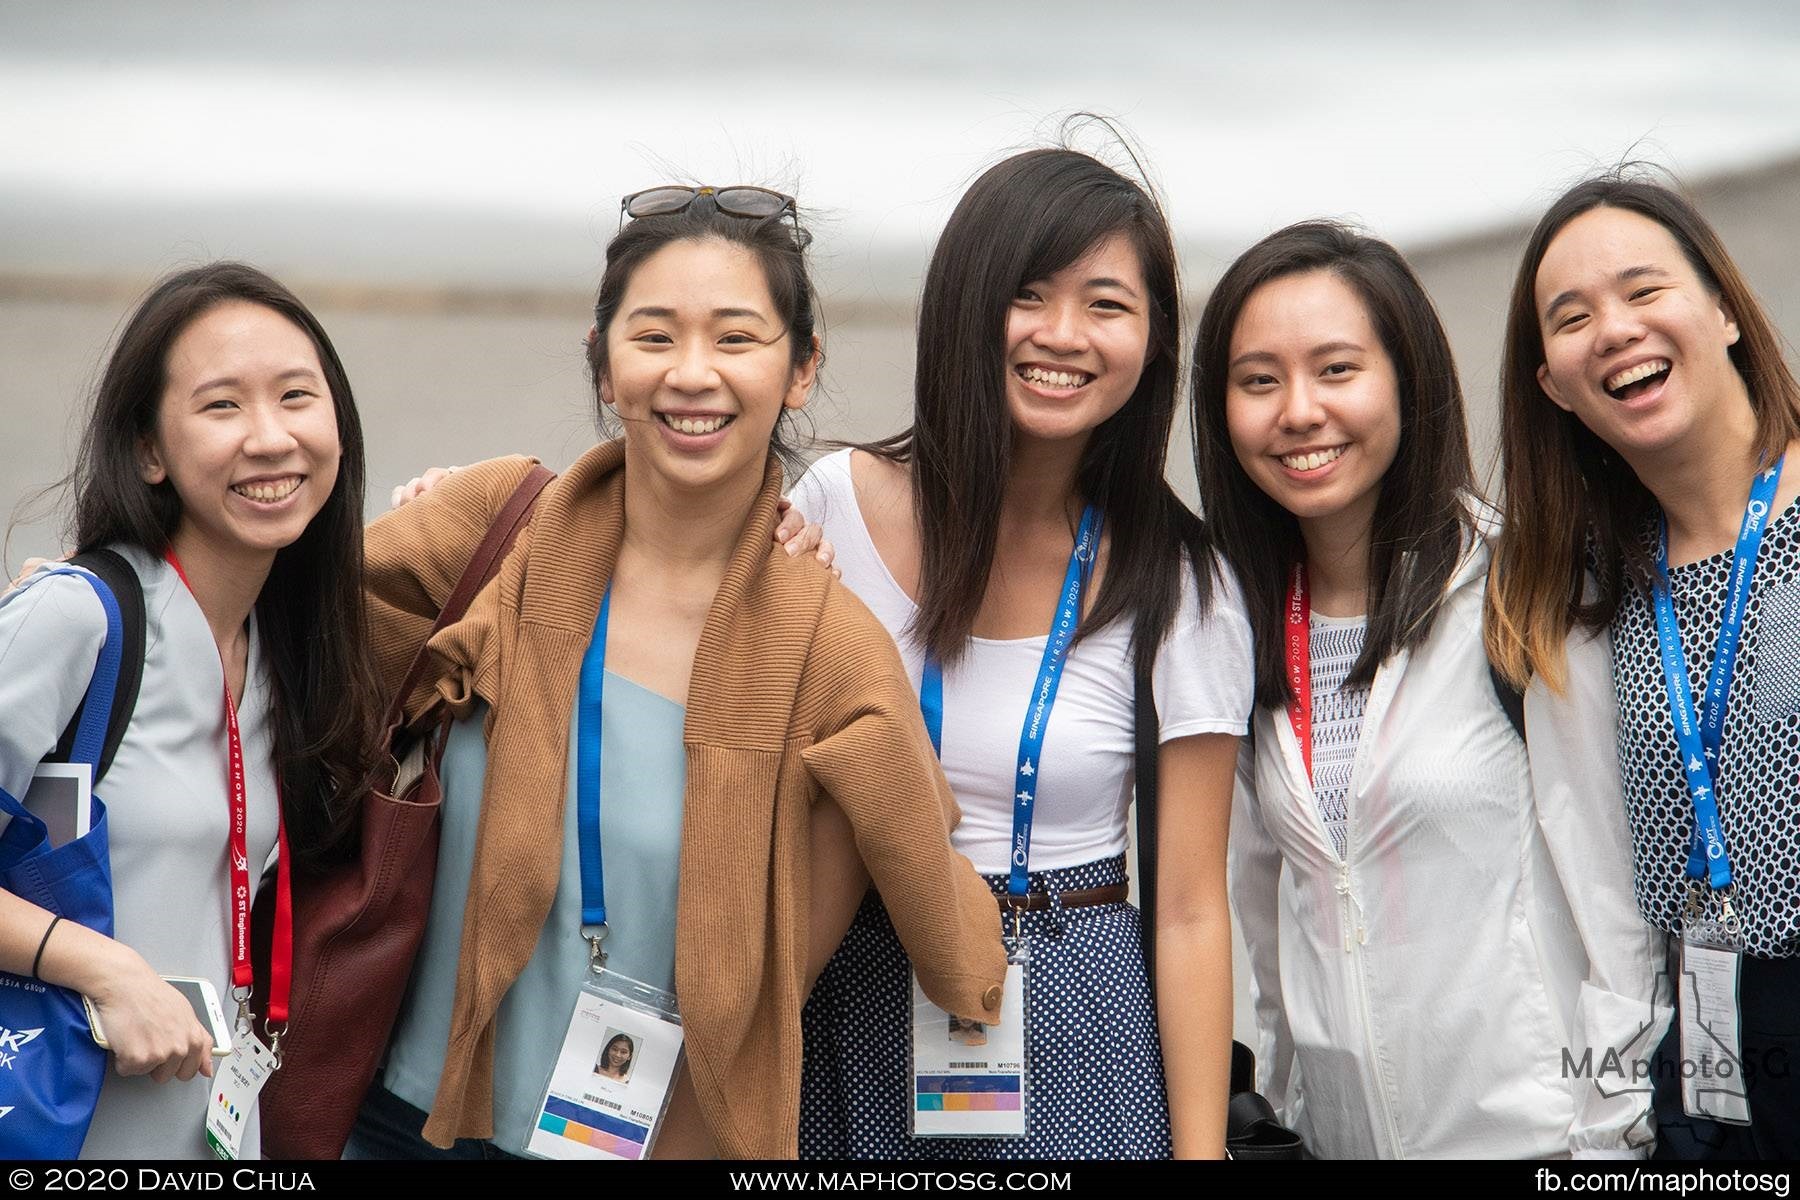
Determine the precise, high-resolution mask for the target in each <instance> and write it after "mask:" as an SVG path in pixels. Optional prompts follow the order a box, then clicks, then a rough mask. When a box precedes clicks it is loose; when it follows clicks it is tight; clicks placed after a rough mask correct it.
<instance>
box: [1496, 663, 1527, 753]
mask: <svg viewBox="0 0 1800 1200" xmlns="http://www.w3.org/2000/svg"><path fill="white" fill-rule="evenodd" d="M1488 678H1489V679H1490V680H1492V681H1493V684H1494V697H1495V699H1497V700H1499V701H1500V707H1501V709H1502V710H1504V711H1505V713H1506V719H1507V720H1508V721H1510V722H1512V727H1513V732H1514V733H1516V734H1518V735H1519V740H1520V741H1521V742H1524V741H1526V740H1527V739H1526V737H1525V693H1524V692H1521V691H1520V690H1519V689H1518V688H1516V687H1514V686H1513V685H1512V684H1511V683H1508V682H1507V679H1506V676H1504V675H1502V674H1501V673H1500V668H1499V667H1496V666H1495V665H1494V664H1493V663H1491V662H1490V663H1489V664H1488Z"/></svg>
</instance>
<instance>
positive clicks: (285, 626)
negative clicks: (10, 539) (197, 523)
mask: <svg viewBox="0 0 1800 1200" xmlns="http://www.w3.org/2000/svg"><path fill="white" fill-rule="evenodd" d="M231 301H244V302H247V303H250V304H257V305H260V306H262V307H264V308H267V309H270V310H272V311H274V312H277V313H279V314H281V315H282V316H283V317H286V318H287V319H288V320H289V321H292V322H293V323H294V324H295V325H296V326H297V327H299V328H300V329H301V330H303V331H304V332H305V333H306V335H307V337H309V338H311V339H312V344H313V348H314V349H315V350H316V351H318V355H319V365H320V367H321V368H322V369H323V371H324V373H325V385H326V387H327V388H328V389H329V390H330V392H331V401H332V407H333V408H334V409H335V410H336V413H337V433H338V442H339V444H340V446H341V453H342V457H341V459H340V461H339V464H338V475H337V483H336V485H335V486H334V487H333V488H332V490H331V495H330V496H329V497H328V498H327V499H326V501H325V506H324V507H323V508H322V509H320V510H319V513H318V515H317V516H315V517H313V519H312V521H311V522H310V523H309V524H308V525H307V527H306V530H305V532H304V533H302V534H301V535H300V537H299V538H298V539H297V540H295V541H294V543H293V544H292V545H289V546H284V547H282V548H281V549H280V550H279V551H277V552H276V554H275V563H274V566H273V567H272V568H271V569H270V571H269V578H268V580H267V582H265V583H264V584H263V589H262V593H261V595H259V596H258V597H257V600H256V620H257V628H258V631H259V635H260V637H261V640H262V646H263V653H264V656H265V658H266V660H267V662H268V664H269V670H270V672H271V674H272V675H273V684H274V687H273V694H274V705H273V716H274V727H275V764H276V772H277V774H278V776H279V778H280V781H281V792H282V814H283V816H284V818H285V819H286V822H287V831H288V842H289V845H290V846H291V847H292V849H293V850H294V852H295V853H296V854H299V855H302V856H304V857H305V858H307V859H308V860H312V861H318V860H321V859H324V858H328V857H330V856H331V855H332V854H333V853H334V852H336V851H341V850H343V849H344V848H345V847H346V845H347V843H348V840H349V838H350V837H351V836H352V835H353V834H354V825H353V818H354V817H355V815H356V813H357V811H358V808H357V804H358V801H360V799H361V798H362V796H363V795H364V793H365V792H366V791H367V789H368V786H369V784H370V777H371V771H372V769H373V767H374V765H375V758H376V755H375V742H376V730H375V723H376V717H375V713H374V704H375V692H376V686H377V685H376V682H375V673H374V670H373V667H372V665H371V662H370V658H369V653H368V637H367V629H366V623H365V618H364V612H363V589H362V579H363V536H362V534H363V526H362V502H363V443H362V425H361V423H360V422H359V421H358V419H357V415H356V402H355V400H354V399H353V397H352V396H351V393H350V380H349V379H348V377H346V375H345V374H344V366H343V363H342V362H340V361H339V359H338V356H337V351H336V350H335V349H333V348H332V345H331V339H330V338H328V337H327V336H326V335H325V330H324V329H323V328H322V327H320V325H319V322H318V321H317V319H315V318H314V317H313V315H312V313H311V312H309V311H308V310H307V308H306V306H305V305H304V304H302V303H301V302H300V301H299V299H298V298H297V297H295V296H294V294H293V293H292V292H290V291H288V289H287V288H285V287H283V286H282V285H281V284H280V283H277V282H276V281H275V280H273V279H271V278H270V277H269V276H267V275H265V274H263V272H261V271H259V270H257V269H256V268H255V267H251V266H246V265H245V264H243V263H235V262H217V263H211V264H209V265H207V266H204V267H196V268H194V269H192V270H188V271H182V272H180V273H178V274H175V275H171V276H169V277H168V278H166V279H164V280H163V281H162V282H161V283H159V284H157V285H156V286H155V287H154V288H153V289H151V291H150V294H149V295H148V296H146V297H145V298H144V300H143V302H142V303H141V304H139V305H138V308H137V311H136V312H134V313H132V315H131V318H130V319H129V320H128V321H127V322H126V324H125V329H124V332H122V333H121V334H120V335H119V340H118V344H117V345H116V346H115V347H114V348H113V352H112V356H111V358H110V359H108V361H107V364H106V370H105V373H104V374H103V375H102V376H101V379H100V386H99V390H98V391H97V393H96V395H95V398H94V405H93V410H92V412H91V413H90V415H89V417H88V423H87V429H86V432H85V433H84V434H83V435H82V439H81V449H80V451H79V453H78V455H77V458H76V464H75V469H74V471H73V473H72V474H71V476H70V482H71V484H72V486H73V489H74V513H75V516H74V525H75V528H74V534H75V544H76V546H77V548H78V549H80V550H84V551H85V550H91V549H94V548H96V547H99V546H103V545H106V544H107V543H109V542H124V543H127V544H130V545H133V546H137V547H139V548H140V549H142V550H144V551H145V552H146V553H148V554H150V555H152V556H161V555H162V554H163V553H164V552H165V551H167V550H168V548H169V544H170V539H171V538H172V537H173V536H174V534H175V529H176V527H177V526H178V525H179V524H180V521H181V500H180V498H179V497H178V496H177V495H176V494H175V487H174V484H173V483H171V482H170V481H169V480H167V479H164V480H163V481H162V482H161V483H157V484H147V483H145V482H144V480H143V478H142V476H141V475H140V474H139V454H138V447H139V444H140V443H141V442H142V441H143V440H144V439H146V438H149V437H150V436H151V435H152V434H153V433H154V432H155V429H156V421H157V414H158V412H159V411H160V408H161V405H162V396H163V389H164V387H165V385H166V383H167V365H168V357H169V350H170V348H171V347H172V346H173V345H174V344H175V341H176V339H177V338H179V337H180V336H181V334H182V332H183V331H184V330H186V329H187V327H188V326H189V325H191V324H192V323H193V322H194V321H195V320H197V319H198V318H199V317H201V316H202V315H204V314H205V313H207V312H209V311H211V310H212V309H214V308H216V307H218V306H219V305H221V304H225V303H228V302H231Z"/></svg>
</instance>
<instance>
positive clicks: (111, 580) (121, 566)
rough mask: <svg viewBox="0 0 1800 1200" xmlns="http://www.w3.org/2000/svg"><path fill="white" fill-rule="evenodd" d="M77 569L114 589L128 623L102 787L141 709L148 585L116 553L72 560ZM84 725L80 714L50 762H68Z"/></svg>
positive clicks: (102, 757) (104, 552)
mask: <svg viewBox="0 0 1800 1200" xmlns="http://www.w3.org/2000/svg"><path fill="white" fill-rule="evenodd" d="M70 561H71V562H72V563H73V564H74V565H75V566H78V567H82V568H84V569H86V570H88V571H92V572H93V573H94V574H95V575H97V576H99V578H100V582H102V583H104V584H105V585H106V586H107V587H108V588H109V589H111V591H112V594H113V598H114V599H115V600H117V601H118V604H119V617H120V618H121V620H122V621H123V623H124V627H125V628H124V634H125V645H124V651H123V653H122V655H121V657H120V662H119V682H118V686H117V687H115V688H114V689H113V706H112V717H111V719H110V720H108V721H107V724H106V748H105V749H104V750H103V751H102V752H101V754H100V762H99V764H98V766H97V767H96V768H95V771H94V782H95V783H99V782H100V779H101V777H102V776H104V775H105V774H106V769H107V768H108V767H110V766H112V760H113V755H114V754H116V753H117V752H118V749H119V743H120V742H122V741H124V740H125V727H126V726H128V725H130V724H131V713H132V710H133V709H134V708H136V707H137V697H138V687H139V686H140V685H141V684H142V683H143V681H144V629H145V620H144V584H143V581H142V580H140V579H139V578H138V573H137V572H136V571H134V570H133V569H132V567H131V564H130V563H128V562H126V561H125V559H124V558H123V557H121V556H120V555H119V554H118V553H116V552H114V551H112V550H106V549H100V550H89V551H86V552H85V553H82V554H77V555H76V556H75V557H74V558H73V559H72V560H70ZM80 721H81V712H80V710H79V709H78V710H76V713H75V716H74V717H73V718H71V719H70V721H69V725H68V728H66V729H64V730H63V734H62V737H61V738H60V739H58V741H57V743H56V752H55V753H54V754H52V755H51V756H50V757H49V759H47V760H46V761H48V762H67V761H69V755H70V754H72V753H73V752H74V749H75V728H76V726H77V725H78V724H79V723H80Z"/></svg>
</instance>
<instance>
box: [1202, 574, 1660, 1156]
mask: <svg viewBox="0 0 1800 1200" xmlns="http://www.w3.org/2000/svg"><path fill="white" fill-rule="evenodd" d="M1488 553H1489V552H1488V546H1487V544H1486V542H1485V541H1484V540H1480V539H1477V540H1476V542H1475V544H1474V546H1473V548H1472V550H1471V551H1470V553H1469V554H1468V555H1467V556H1466V557H1465V560H1464V562H1463V563H1462V564H1461V566H1460V567H1459V569H1458V571H1457V574H1456V577H1455V579H1454V580H1453V582H1452V583H1451V588H1450V594H1449V596H1448V597H1447V598H1446V600H1445V602H1444V606H1443V608H1442V610H1441V612H1440V613H1439V615H1438V617H1437V620H1436V622H1435V624H1434V625H1433V627H1432V632H1431V636H1430V637H1429V638H1428V639H1427V640H1426V641H1425V642H1424V643H1423V644H1421V645H1419V646H1416V647H1414V648H1413V649H1412V650H1410V651H1401V652H1400V653H1398V654H1396V655H1394V656H1393V657H1392V658H1390V659H1389V660H1388V662H1387V663H1386V664H1385V665H1383V666H1382V667H1381V669H1380V671H1379V672H1378V673H1377V675H1376V677H1375V682H1374V684H1373V685H1372V686H1371V688H1370V690H1369V696H1368V704H1367V709H1366V713H1365V715H1364V717H1363V726H1362V735H1361V738H1360V739H1359V741H1358V743H1357V748H1356V757H1355V761H1354V765H1353V767H1352V774H1351V780H1350V794H1349V829H1348V834H1347V838H1346V843H1345V854H1344V857H1342V858H1340V857H1339V856H1338V854H1337V852H1336V850H1335V849H1334V848H1333V846H1332V841H1331V837H1330V835H1329V834H1328V833H1327V832H1326V829H1325V825H1324V823H1323V821H1322V820H1321V818H1320V816H1319V810H1318V805H1317V804H1316V803H1315V801H1314V799H1313V792H1312V786H1311V784H1310V782H1309V781H1308V779H1307V775H1306V768H1305V766H1304V764H1303V762H1302V760H1301V757H1300V748H1299V745H1298V744H1297V743H1296V741H1295V738H1294V733H1293V728H1292V726H1291V725H1290V724H1289V722H1288V717H1287V712H1286V710H1285V709H1274V710H1271V709H1267V708H1263V709H1259V710H1258V711H1257V712H1256V714H1255V716H1254V718H1253V722H1254V725H1253V728H1254V737H1253V739H1252V740H1251V741H1250V743H1249V745H1247V746H1246V748H1245V752H1244V754H1243V755H1242V756H1241V757H1240V760H1239V770H1238V788H1237V796H1236V801H1235V809H1234V812H1233V818H1232V826H1231V891H1232V901H1233V906H1234V908H1235V909H1236V911H1237V915H1238V920H1239V923H1240V925H1241V927H1242V930H1243V935H1244V941H1245V944H1246V946H1247V948H1248V950H1249V953H1250V962H1251V968H1252V990H1253V997H1254V1000H1255V1008H1256V1019H1257V1025H1258V1032H1259V1035H1260V1036H1259V1041H1260V1046H1259V1048H1258V1055H1257V1058H1258V1063H1259V1075H1260V1079H1259V1087H1260V1088H1261V1090H1262V1091H1263V1092H1264V1094H1265V1095H1267V1096H1268V1097H1269V1099H1270V1101H1271V1102H1272V1103H1273V1104H1275V1105H1276V1107H1277V1108H1278V1109H1279V1110H1280V1111H1281V1112H1282V1114H1283V1116H1284V1119H1285V1120H1286V1121H1287V1122H1288V1123H1289V1124H1291V1125H1293V1126H1294V1127H1295V1128H1297V1129H1298V1130H1299V1131H1300V1132H1301V1133H1302V1134H1303V1135H1304V1136H1305V1138H1306V1140H1307V1145H1308V1146H1309V1148H1311V1149H1312V1151H1313V1152H1314V1153H1316V1154H1318V1155H1319V1156H1321V1157H1325V1158H1414V1157H1419V1158H1426V1157H1442V1158H1459V1157H1504V1158H1548V1157H1563V1156H1568V1155H1571V1154H1573V1155H1577V1156H1583V1157H1587V1156H1595V1157H1598V1156H1613V1155H1621V1154H1629V1155H1641V1154H1643V1153H1645V1152H1646V1151H1647V1150H1648V1147H1649V1145H1650V1144H1651V1141H1652V1135H1653V1127H1652V1125H1651V1117H1650V1115H1649V1102H1650V1084H1649V1079H1648V1075H1647V1070H1648V1068H1647V1063H1648V1061H1649V1059H1650V1057H1651V1056H1652V1055H1653V1054H1654V1052H1655V1049H1656V1045H1657V1043H1658V1042H1659V1041H1660V1040H1661V1037H1662V1033H1663V1030H1664V1028H1665V1027H1666V1025H1667V1021H1668V1017H1669V1009H1668V1008H1667V1007H1666V1003H1665V1005H1664V1006H1661V1007H1659V1006H1657V1005H1656V1004H1655V1000H1656V999H1657V998H1658V992H1657V986H1658V979H1659V972H1661V971H1662V969H1663V967H1662V941H1661V939H1660V938H1658V937H1657V936H1656V934H1655V933H1654V931H1653V930H1651V929H1650V928H1649V926H1647V925H1646V924H1645V923H1644V921H1643V920H1642V919H1641V918H1640V917H1639V915H1638V911H1637V905H1636V902H1635V900H1634V898H1633V894H1632V886H1631V880H1632V860H1631V838H1630V833H1629V831H1628V829H1627V827H1626V821H1625V810H1624V805H1623V801H1622V799H1621V794H1620V787H1619V772H1618V759H1617V751H1616V746H1617V742H1616V738H1617V725H1618V715H1617V709H1616V705H1615V701H1614V697H1613V690H1612V673H1611V665H1610V661H1609V655H1610V648H1609V645H1608V642H1607V640H1606V637H1605V635H1604V634H1601V635H1600V636H1599V637H1598V638H1595V639H1588V638H1583V637H1582V636H1580V635H1579V634H1578V635H1577V636H1576V637H1573V638H1571V640H1570V642H1569V646H1568V655H1569V660H1570V661H1569V667H1570V670H1569V685H1568V689H1567V693H1566V694H1565V695H1563V696H1561V697H1557V696H1553V695H1551V694H1550V692H1549V691H1548V689H1547V688H1545V687H1544V685H1543V684H1542V683H1541V682H1537V683H1534V684H1533V686H1532V687H1531V689H1530V690H1529V691H1528V693H1527V695H1526V702H1525V719H1526V734H1527V740H1528V742H1529V746H1530V753H1529V755H1528V754H1527V751H1526V746H1525V745H1524V744H1521V742H1520V740H1519V737H1518V735H1517V734H1516V733H1515V732H1514V730H1513V727H1512V724H1511V722H1510V721H1509V720H1508V719H1507V716H1506V713H1505V710H1504V709H1502V708H1501V707H1500V702H1499V700H1498V698H1497V696H1496V695H1495V692H1494V688H1493V684H1492V681H1491V679H1490V677H1489V674H1488V660H1487V656H1486V652H1485V651H1484V649H1483V647H1482V640H1481V634H1482V596H1483V591H1484V589H1485V586H1486V581H1487V564H1488ZM1666 997H1667V990H1666V982H1665V983H1664V990H1663V992H1662V996H1661V998H1662V999H1664V1000H1665V1002H1666ZM1565 1051H1566V1053H1567V1057H1566V1058H1565ZM1590 1051H1591V1057H1587V1055H1588V1053H1589V1052H1590ZM1609 1051H1611V1052H1613V1053H1611V1054H1609V1053H1608V1052H1609ZM1584 1063H1585V1064H1586V1065H1587V1067H1586V1069H1585V1070H1584ZM1640 1063H1641V1064H1645V1065H1644V1066H1637V1065H1636V1064H1640ZM1634 1071H1639V1072H1646V1073H1644V1074H1639V1075H1638V1076H1637V1077H1635V1078H1634V1077H1633V1072H1634Z"/></svg>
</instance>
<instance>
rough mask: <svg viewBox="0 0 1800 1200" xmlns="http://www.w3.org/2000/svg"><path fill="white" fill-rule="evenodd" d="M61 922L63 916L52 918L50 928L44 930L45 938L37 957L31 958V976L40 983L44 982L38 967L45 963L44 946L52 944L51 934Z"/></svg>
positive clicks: (39, 945) (40, 944) (40, 943)
mask: <svg viewBox="0 0 1800 1200" xmlns="http://www.w3.org/2000/svg"><path fill="white" fill-rule="evenodd" d="M60 924H62V918H61V917H51V918H50V928H48V929H46V930H44V940H43V941H41V942H39V943H38V952H37V957H35V958H33V959H32V960H31V977H32V978H33V979H36V980H37V981H38V982H39V983H42V982H43V978H42V977H41V976H40V975H39V974H38V968H39V967H41V966H43V965H44V947H45V946H48V945H49V944H50V935H51V934H53V933H55V932H56V927H57V926H58V925H60Z"/></svg>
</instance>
